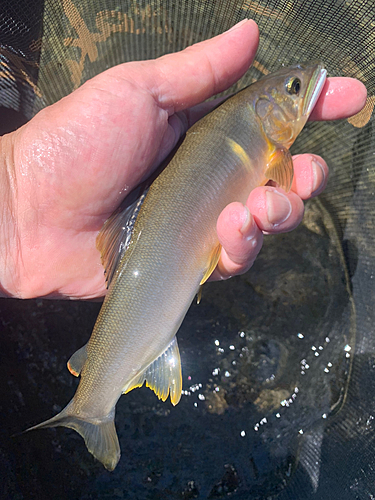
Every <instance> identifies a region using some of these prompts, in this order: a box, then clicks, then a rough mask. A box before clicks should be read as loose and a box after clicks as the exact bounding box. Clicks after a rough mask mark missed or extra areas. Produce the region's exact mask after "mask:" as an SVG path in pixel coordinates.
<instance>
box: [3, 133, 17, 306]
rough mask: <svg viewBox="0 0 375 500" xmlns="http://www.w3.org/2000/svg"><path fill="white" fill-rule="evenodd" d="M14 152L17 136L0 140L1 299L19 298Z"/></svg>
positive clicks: (6, 136) (7, 136) (9, 136)
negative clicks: (14, 142)
mask: <svg viewBox="0 0 375 500" xmlns="http://www.w3.org/2000/svg"><path fill="white" fill-rule="evenodd" d="M13 151H14V148H13V133H12V134H7V135H4V136H2V137H0V297H17V296H19V293H18V292H17V289H18V286H17V283H18V281H19V280H18V277H19V273H18V270H17V265H16V263H17V248H18V246H17V217H16V211H15V208H16V204H15V194H16V172H15V164H14V155H13Z"/></svg>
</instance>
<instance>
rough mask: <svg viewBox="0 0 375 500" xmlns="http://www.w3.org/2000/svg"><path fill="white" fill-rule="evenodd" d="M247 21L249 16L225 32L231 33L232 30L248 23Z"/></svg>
mask: <svg viewBox="0 0 375 500" xmlns="http://www.w3.org/2000/svg"><path fill="white" fill-rule="evenodd" d="M247 21H248V19H247V18H246V19H242V21H240V22H239V23H237V24H235V25H234V26H232V27H231V28H230V29H229V30H227V31H224V33H229V32H230V31H233V30H236V29H237V28H239V27H240V26H242V25H243V24H245V23H247Z"/></svg>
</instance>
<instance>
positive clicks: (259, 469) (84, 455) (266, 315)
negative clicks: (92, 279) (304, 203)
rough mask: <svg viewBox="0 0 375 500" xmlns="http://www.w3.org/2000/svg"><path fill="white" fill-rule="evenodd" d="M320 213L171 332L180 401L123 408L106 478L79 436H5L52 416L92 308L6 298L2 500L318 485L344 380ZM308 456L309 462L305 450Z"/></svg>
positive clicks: (341, 289)
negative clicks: (116, 459) (116, 452)
mask: <svg viewBox="0 0 375 500" xmlns="http://www.w3.org/2000/svg"><path fill="white" fill-rule="evenodd" d="M331 226H332V223H331V221H330V220H327V214H326V212H325V210H324V208H323V207H322V205H321V204H319V203H317V202H313V203H310V205H309V208H308V210H307V213H306V216H305V221H304V224H303V225H302V226H301V227H300V228H299V229H297V230H296V231H295V232H293V233H291V234H289V235H282V236H278V237H269V238H266V241H265V245H264V249H263V250H262V253H261V255H260V257H259V259H258V260H257V262H256V264H255V266H254V268H253V269H252V270H251V271H250V272H248V273H247V274H246V275H244V276H242V277H239V278H235V279H232V280H229V281H228V282H223V283H210V284H208V285H206V286H205V288H204V290H203V297H202V302H201V304H200V305H199V306H198V305H196V304H194V305H193V306H192V307H191V309H190V311H189V313H188V315H187V317H186V319H185V321H184V323H183V325H182V327H181V329H180V332H179V335H178V337H179V344H180V350H181V358H182V363H183V379H184V393H183V397H182V400H181V402H180V403H179V405H178V406H177V407H176V408H173V407H172V406H171V405H170V403H169V402H168V403H164V404H163V403H161V402H159V401H158V400H157V399H156V397H155V396H154V395H153V393H152V392H151V391H149V390H148V389H145V388H142V389H138V390H135V391H132V392H131V393H129V394H128V395H126V396H124V397H122V398H121V399H120V401H119V403H118V405H117V415H116V424H117V428H118V433H119V438H120V443H121V448H122V457H121V460H120V463H119V465H118V467H117V468H116V470H115V471H114V472H113V473H109V472H107V471H105V470H104V469H103V467H102V466H101V465H100V464H99V463H97V462H95V460H94V459H93V458H92V456H91V455H90V454H89V453H88V452H87V450H86V448H85V446H84V443H83V440H82V439H81V438H80V436H78V434H76V433H74V432H73V431H69V430H63V429H51V430H48V431H38V432H32V433H29V434H24V435H21V436H17V437H14V438H11V437H10V436H11V435H12V434H14V433H17V432H19V431H21V430H23V429H25V428H27V427H28V426H30V425H33V424H35V423H38V422H39V421H42V420H43V419H45V418H47V417H50V416H51V415H52V414H54V413H56V412H58V411H59V410H60V409H61V408H62V407H63V406H64V405H65V404H66V403H67V402H68V401H69V400H70V398H71V397H72V395H73V393H74V390H75V386H76V384H77V380H76V379H74V377H72V376H71V375H70V374H69V372H68V371H67V369H66V361H67V359H68V358H69V356H70V355H71V353H72V352H74V351H75V350H76V349H77V348H79V347H80V346H81V345H83V344H84V343H85V342H86V340H87V338H88V336H89V335H90V333H91V329H92V326H93V324H94V322H95V319H96V315H97V313H98V310H99V307H100V305H99V304H92V303H78V302H62V301H47V300H34V301H23V302H21V301H16V300H2V301H1V302H0V321H1V325H2V336H1V343H2V349H1V353H2V354H1V362H2V366H3V367H4V369H3V374H4V376H3V377H2V379H1V384H0V393H1V395H0V401H1V414H0V433H1V446H0V467H1V472H2V477H3V478H6V479H5V481H4V484H3V486H2V487H3V488H5V490H4V494H5V498H6V497H9V498H14V499H18V498H19V499H22V498H25V499H29V498H30V499H32V498H38V499H43V498H52V497H53V498H67V497H69V498H81V499H95V498H98V499H99V498H127V499H158V498H160V499H161V498H163V499H190V498H202V499H203V498H225V497H227V496H228V495H231V497H232V498H249V495H251V498H252V499H253V498H254V499H257V498H259V499H261V498H265V496H266V495H268V497H270V498H273V497H274V496H275V497H276V496H278V495H279V493H280V492H282V491H283V489H284V488H285V486H286V485H288V483H290V482H291V481H293V480H294V477H297V478H299V477H303V480H304V481H305V483H306V484H307V485H308V486H307V488H308V489H307V490H306V491H309V490H310V491H311V492H314V491H315V490H316V489H317V486H318V481H319V477H320V469H319V465H316V464H315V462H314V461H312V457H315V458H316V463H317V464H319V463H320V456H319V455H320V450H321V443H322V441H323V433H324V429H325V427H326V425H327V423H328V422H330V420H331V419H332V418H334V414H335V413H337V411H338V410H339V408H340V406H341V404H342V402H343V399H344V397H345V391H346V387H347V382H348V374H349V373H350V361H351V357H350V348H351V347H352V343H353V338H352V334H353V332H352V331H351V325H352V323H351V321H352V315H353V308H352V301H351V297H350V294H349V291H348V290H349V287H348V283H347V273H346V269H345V267H344V265H343V263H344V261H345V260H344V258H343V255H342V251H341V250H340V246H339V245H338V244H337V242H338V240H337V239H335V237H334V236H333V235H332V233H333V232H334V231H332V227H331ZM312 450H313V452H312Z"/></svg>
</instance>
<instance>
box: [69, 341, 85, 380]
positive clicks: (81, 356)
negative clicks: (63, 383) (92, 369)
mask: <svg viewBox="0 0 375 500" xmlns="http://www.w3.org/2000/svg"><path fill="white" fill-rule="evenodd" d="M86 359H87V344H85V345H84V346H83V347H81V349H78V351H76V352H75V353H74V354H73V356H71V357H70V359H69V361H68V362H67V367H68V370H69V371H70V373H71V374H72V375H74V376H75V377H78V376H79V374H80V373H81V371H82V368H83V365H84V364H85V362H86Z"/></svg>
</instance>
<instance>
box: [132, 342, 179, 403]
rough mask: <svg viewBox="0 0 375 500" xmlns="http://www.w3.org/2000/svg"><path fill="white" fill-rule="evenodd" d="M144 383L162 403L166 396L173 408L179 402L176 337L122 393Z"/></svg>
mask: <svg viewBox="0 0 375 500" xmlns="http://www.w3.org/2000/svg"><path fill="white" fill-rule="evenodd" d="M144 382H146V387H149V388H150V389H151V390H153V391H154V393H155V394H156V395H157V397H158V398H159V399H161V400H162V401H166V400H167V398H168V394H169V395H170V398H171V403H172V404H173V405H174V406H176V404H177V403H178V402H179V401H180V398H181V391H182V374H181V359H180V353H179V350H178V345H177V339H176V337H174V339H173V340H172V342H171V343H170V344H169V346H168V347H167V349H166V350H165V351H164V352H163V354H161V355H160V356H159V357H158V358H156V359H155V361H153V362H152V363H151V364H150V365H149V366H148V367H147V368H146V369H145V370H144V371H143V372H142V373H141V374H139V375H137V376H136V377H135V378H134V379H133V380H131V381H130V382H129V384H127V385H126V386H125V387H124V388H123V393H124V394H126V393H127V392H130V391H131V390H132V389H135V388H136V387H142V385H143V383H144Z"/></svg>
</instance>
